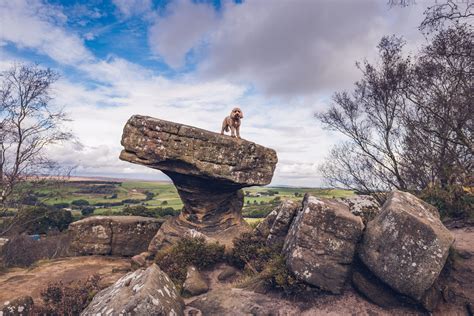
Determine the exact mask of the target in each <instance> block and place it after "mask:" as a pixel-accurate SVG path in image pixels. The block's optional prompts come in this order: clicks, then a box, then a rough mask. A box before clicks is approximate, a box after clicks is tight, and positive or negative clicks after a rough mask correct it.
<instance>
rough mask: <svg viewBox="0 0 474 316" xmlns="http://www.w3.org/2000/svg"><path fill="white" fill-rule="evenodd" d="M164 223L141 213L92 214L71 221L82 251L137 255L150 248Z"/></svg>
mask: <svg viewBox="0 0 474 316" xmlns="http://www.w3.org/2000/svg"><path fill="white" fill-rule="evenodd" d="M161 223H162V220H161V219H156V218H150V217H141V216H91V217H87V218H85V219H81V220H79V221H77V222H74V223H72V224H70V225H69V231H70V233H71V235H72V241H71V250H72V251H73V252H74V253H77V254H79V255H116V256H133V255H135V254H137V253H140V252H143V251H146V250H147V248H148V244H149V243H150V240H151V239H152V238H153V236H154V235H155V234H156V232H157V231H158V229H159V228H160V226H161Z"/></svg>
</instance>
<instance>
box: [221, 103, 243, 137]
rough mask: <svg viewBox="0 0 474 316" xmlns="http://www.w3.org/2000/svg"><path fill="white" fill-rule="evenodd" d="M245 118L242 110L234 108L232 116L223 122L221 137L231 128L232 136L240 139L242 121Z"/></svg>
mask: <svg viewBox="0 0 474 316" xmlns="http://www.w3.org/2000/svg"><path fill="white" fill-rule="evenodd" d="M243 118H244V114H243V113H242V110H241V109H240V108H233V109H232V112H230V115H229V116H227V117H226V118H225V119H224V122H222V130H221V135H224V131H225V132H228V131H229V128H230V136H232V137H237V138H239V139H240V120H241V119H243Z"/></svg>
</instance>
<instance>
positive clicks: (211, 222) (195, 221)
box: [120, 115, 277, 252]
mask: <svg viewBox="0 0 474 316" xmlns="http://www.w3.org/2000/svg"><path fill="white" fill-rule="evenodd" d="M122 145H123V147H124V150H123V151H122V153H121V154H120V159H122V160H125V161H128V162H132V163H136V164H140V165H144V166H147V167H150V168H153V169H158V170H161V171H162V172H163V173H165V174H166V175H167V176H169V177H170V178H171V180H172V181H173V183H174V185H175V186H176V188H177V190H178V194H179V196H180V198H181V200H182V201H183V204H184V207H183V210H182V212H181V214H180V215H179V216H178V217H175V218H172V219H170V220H169V221H168V222H166V223H164V224H163V226H162V227H161V229H160V231H159V232H158V234H157V236H156V237H155V238H154V240H153V241H152V242H151V243H150V247H149V250H150V251H152V252H156V251H157V250H159V249H160V248H162V247H164V246H168V245H170V244H172V243H174V242H175V241H176V240H177V239H178V238H181V237H183V236H185V235H186V234H188V235H189V234H191V235H193V234H195V233H196V232H198V233H201V234H204V235H205V236H206V237H207V238H208V239H210V240H213V241H219V242H220V243H221V244H224V245H226V246H231V244H232V239H233V238H234V237H236V236H238V235H240V234H241V233H242V232H245V231H248V229H249V228H248V225H247V224H246V223H245V222H244V220H243V218H242V215H241V210H242V206H243V199H244V197H243V194H242V191H241V189H242V188H244V187H249V186H255V185H266V184H269V183H270V181H271V179H272V177H273V171H274V169H275V165H276V163H277V156H276V153H275V151H274V150H272V149H269V148H265V147H263V146H260V145H257V144H255V143H252V142H249V141H246V140H242V139H236V138H232V137H230V136H225V135H220V134H217V133H213V132H209V131H206V130H202V129H199V128H196V127H191V126H187V125H183V124H179V123H173V122H168V121H164V120H159V119H155V118H151V117H146V116H139V115H135V116H133V117H131V118H130V119H129V121H128V122H127V124H126V125H125V127H124V131H123V136H122Z"/></svg>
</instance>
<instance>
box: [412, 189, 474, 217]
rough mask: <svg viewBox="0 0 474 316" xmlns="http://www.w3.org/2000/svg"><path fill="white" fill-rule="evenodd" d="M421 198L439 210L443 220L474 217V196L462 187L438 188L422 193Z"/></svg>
mask: <svg viewBox="0 0 474 316" xmlns="http://www.w3.org/2000/svg"><path fill="white" fill-rule="evenodd" d="M418 195H419V197H420V198H421V199H423V200H424V201H426V202H428V203H430V204H431V205H434V206H436V207H437V208H438V211H439V214H440V216H441V218H442V219H445V218H466V217H471V218H473V217H474V195H473V194H472V193H471V192H470V191H469V190H465V189H464V188H463V187H462V186H460V185H451V186H449V187H447V188H446V189H442V188H440V187H437V186H433V187H430V188H426V189H425V190H423V191H421V192H420V193H419V194H418Z"/></svg>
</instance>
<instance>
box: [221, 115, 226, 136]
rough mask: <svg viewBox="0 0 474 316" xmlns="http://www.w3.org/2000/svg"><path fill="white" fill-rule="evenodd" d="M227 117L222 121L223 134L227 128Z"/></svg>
mask: <svg viewBox="0 0 474 316" xmlns="http://www.w3.org/2000/svg"><path fill="white" fill-rule="evenodd" d="M226 125H227V124H226V119H224V122H222V129H221V135H224V131H225V130H226Z"/></svg>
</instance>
